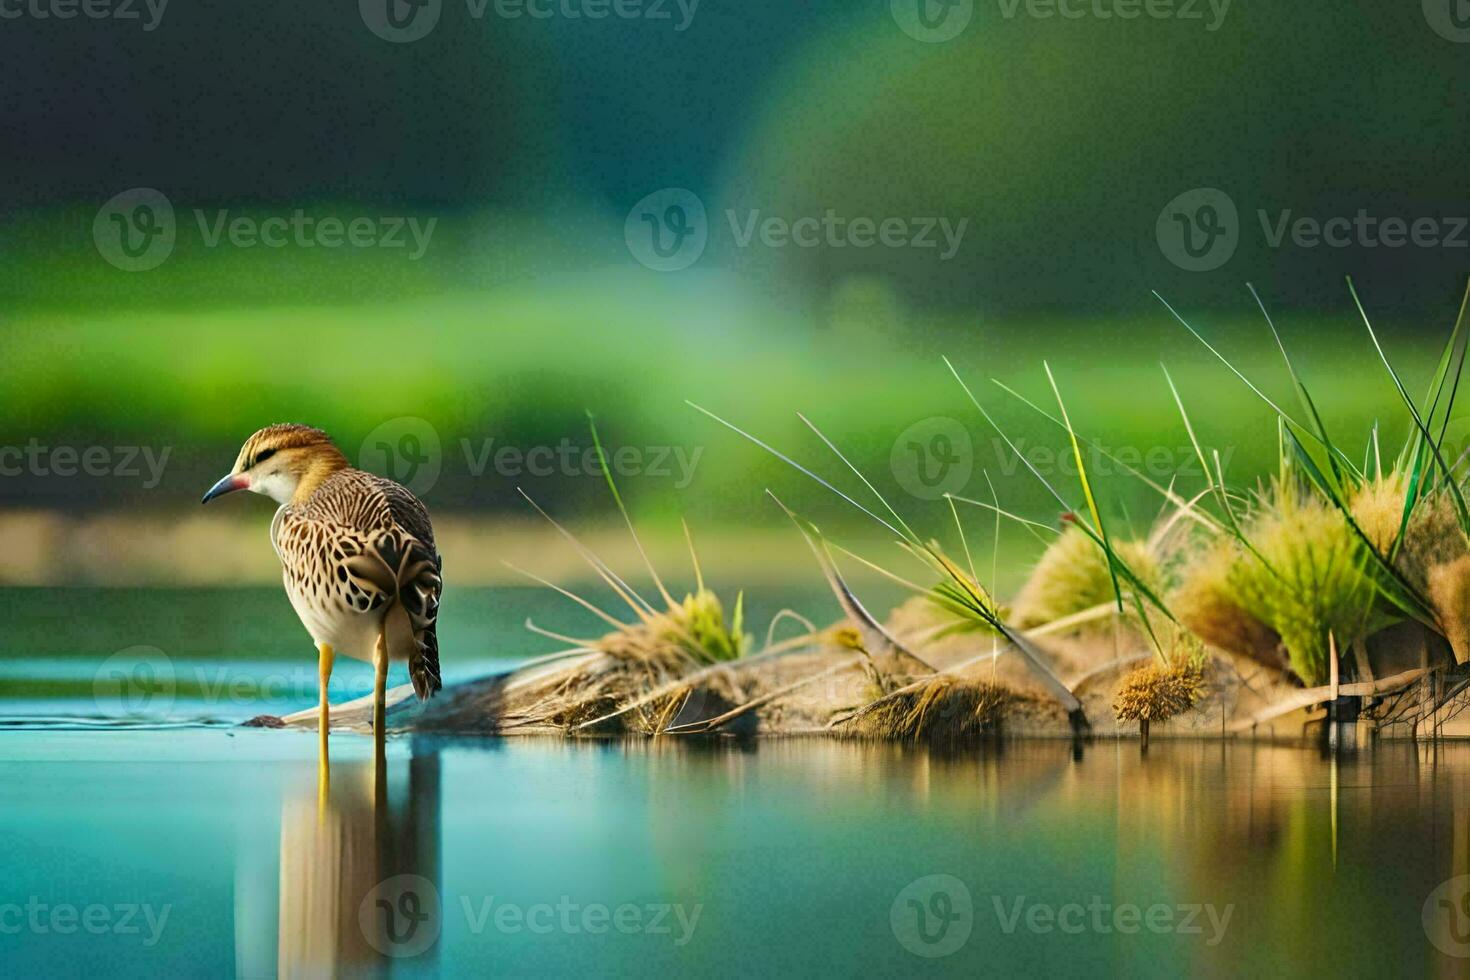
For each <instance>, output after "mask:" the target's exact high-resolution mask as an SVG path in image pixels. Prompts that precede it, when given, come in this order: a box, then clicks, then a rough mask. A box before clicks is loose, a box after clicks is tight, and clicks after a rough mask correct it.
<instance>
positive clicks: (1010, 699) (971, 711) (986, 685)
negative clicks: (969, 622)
mask: <svg viewBox="0 0 1470 980" xmlns="http://www.w3.org/2000/svg"><path fill="white" fill-rule="evenodd" d="M1021 700H1023V698H1022V696H1021V695H1020V694H1018V693H1017V692H1015V691H1013V690H1012V689H1011V688H1009V687H1006V686H1005V685H1003V684H996V683H991V682H988V681H967V680H961V679H959V678H956V677H954V676H952V675H949V674H938V675H936V676H934V677H931V678H930V679H929V680H927V681H925V682H924V683H922V684H920V685H917V686H915V687H914V688H913V689H912V690H900V692H898V693H895V694H891V695H888V696H886V697H884V698H882V699H880V700H878V701H875V702H873V703H872V704H870V705H868V706H867V707H865V708H864V709H862V710H860V711H858V712H857V713H856V714H854V715H853V716H852V717H851V718H849V719H847V721H846V722H845V723H844V725H843V728H844V729H845V730H846V731H847V732H849V733H851V734H854V735H860V736H864V737H867V738H883V739H910V740H920V739H935V740H942V739H950V738H962V737H965V736H972V735H982V734H996V733H998V732H999V731H1000V728H1001V725H1002V724H1003V722H1004V721H1005V718H1006V715H1007V714H1008V713H1009V711H1010V710H1011V708H1012V707H1014V706H1015V705H1017V704H1018V703H1019V702H1020V701H1021Z"/></svg>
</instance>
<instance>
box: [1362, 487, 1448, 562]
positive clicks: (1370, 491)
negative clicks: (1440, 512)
mask: <svg viewBox="0 0 1470 980" xmlns="http://www.w3.org/2000/svg"><path fill="white" fill-rule="evenodd" d="M1407 492H1408V488H1407V485H1406V483H1405V480H1404V474H1403V473H1401V472H1399V471H1398V470H1393V471H1391V472H1389V473H1388V474H1386V475H1383V476H1380V477H1378V478H1377V479H1375V480H1369V481H1368V482H1367V483H1364V484H1363V485H1362V486H1360V487H1358V488H1357V489H1356V490H1354V491H1353V495H1352V498H1351V499H1350V500H1349V501H1348V509H1349V510H1350V511H1351V512H1352V515H1353V520H1354V521H1355V522H1356V523H1357V525H1358V527H1359V528H1361V529H1362V531H1363V535H1364V537H1366V538H1367V539H1368V541H1369V542H1370V543H1372V545H1373V547H1374V548H1376V549H1377V550H1378V553H1379V554H1381V555H1386V554H1388V552H1389V549H1390V548H1392V547H1393V543H1394V539H1396V538H1397V537H1398V535H1399V524H1400V522H1401V521H1402V520H1403V514H1404V496H1405V494H1406V493H1407ZM1451 516H1453V514H1452V515H1451Z"/></svg>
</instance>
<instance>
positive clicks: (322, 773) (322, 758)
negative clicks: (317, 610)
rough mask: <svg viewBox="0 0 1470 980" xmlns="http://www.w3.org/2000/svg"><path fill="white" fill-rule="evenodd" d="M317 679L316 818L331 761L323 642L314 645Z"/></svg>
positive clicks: (328, 654) (328, 659) (327, 650)
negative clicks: (319, 695) (318, 692)
mask: <svg viewBox="0 0 1470 980" xmlns="http://www.w3.org/2000/svg"><path fill="white" fill-rule="evenodd" d="M316 654H317V660H316V669H317V681H318V684H319V686H320V688H321V706H320V707H319V708H318V709H317V719H316V730H317V739H318V742H319V750H318V752H317V760H316V765H317V770H316V789H317V794H316V802H317V817H318V819H320V818H322V816H323V815H324V814H325V812H326V806H327V794H328V791H329V789H330V785H331V771H332V767H331V761H330V760H329V759H328V757H327V732H328V730H329V729H330V728H331V727H332V708H331V705H330V704H329V703H328V702H327V688H328V686H330V684H331V683H332V648H331V647H330V646H328V645H327V644H325V643H318V644H317V647H316Z"/></svg>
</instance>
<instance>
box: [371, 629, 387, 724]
mask: <svg viewBox="0 0 1470 980" xmlns="http://www.w3.org/2000/svg"><path fill="white" fill-rule="evenodd" d="M387 698H388V643H387V641H386V640H384V639H383V635H382V634H381V633H379V634H378V645H377V646H375V647H374V648H373V735H374V736H375V737H376V738H378V739H379V740H380V741H381V739H382V737H383V734H384V732H385V731H386V730H387V714H388V709H387Z"/></svg>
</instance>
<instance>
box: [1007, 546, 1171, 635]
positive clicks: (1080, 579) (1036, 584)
mask: <svg viewBox="0 0 1470 980" xmlns="http://www.w3.org/2000/svg"><path fill="white" fill-rule="evenodd" d="M1113 547H1114V548H1115V549H1116V551H1117V553H1118V557H1119V558H1121V559H1122V560H1123V561H1124V562H1126V563H1127V564H1128V566H1129V567H1130V568H1131V569H1133V571H1134V573H1135V574H1136V575H1137V576H1138V577H1139V579H1141V580H1142V581H1143V582H1144V584H1146V585H1148V586H1149V587H1150V588H1152V587H1154V586H1155V585H1156V584H1157V583H1158V581H1159V579H1160V562H1159V559H1158V556H1157V555H1155V554H1154V553H1153V552H1152V551H1151V550H1150V548H1149V547H1148V545H1147V544H1146V543H1144V542H1142V541H1119V542H1117V543H1115V544H1114V545H1113ZM1126 587H1127V586H1126V583H1124V588H1126ZM1112 601H1114V595H1113V580H1112V576H1111V575H1110V574H1109V573H1108V561H1107V558H1106V557H1105V556H1104V554H1103V551H1102V549H1101V548H1100V547H1098V545H1097V543H1096V542H1095V541H1093V540H1092V539H1091V538H1089V537H1088V536H1087V534H1086V533H1085V532H1084V531H1083V530H1082V529H1081V528H1078V527H1074V526H1070V525H1069V526H1068V527H1067V528H1066V529H1064V530H1063V531H1062V533H1061V536H1060V537H1058V538H1057V539H1056V540H1055V541H1053V542H1052V543H1051V545H1050V546H1049V547H1048V548H1047V549H1046V551H1045V552H1044V553H1043V554H1042V556H1041V560H1040V561H1038V562H1037V563H1036V567H1035V568H1034V569H1033V570H1032V572H1031V577H1030V578H1028V579H1027V580H1026V584H1025V585H1024V586H1023V587H1022V588H1021V592H1020V594H1019V595H1017V596H1016V602H1015V606H1014V609H1015V614H1014V615H1015V624H1016V625H1017V626H1019V627H1021V628H1022V629H1030V628H1032V627H1035V626H1043V625H1045V624H1047V623H1051V622H1055V621H1056V620H1058V619H1062V618H1064V617H1066V616H1071V615H1073V614H1074V613H1079V612H1082V611H1083V610H1084V609H1091V608H1092V607H1094V606H1098V605H1102V604H1103V603H1108V602H1112Z"/></svg>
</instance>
